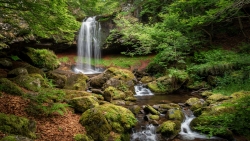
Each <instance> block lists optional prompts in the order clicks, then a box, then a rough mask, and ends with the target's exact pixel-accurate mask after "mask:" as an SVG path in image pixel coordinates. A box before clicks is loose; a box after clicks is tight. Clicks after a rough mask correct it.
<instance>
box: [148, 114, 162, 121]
mask: <svg viewBox="0 0 250 141" xmlns="http://www.w3.org/2000/svg"><path fill="white" fill-rule="evenodd" d="M149 118H150V119H152V120H159V119H160V117H159V115H150V116H149Z"/></svg>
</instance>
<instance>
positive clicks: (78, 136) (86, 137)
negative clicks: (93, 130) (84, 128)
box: [74, 134, 94, 141]
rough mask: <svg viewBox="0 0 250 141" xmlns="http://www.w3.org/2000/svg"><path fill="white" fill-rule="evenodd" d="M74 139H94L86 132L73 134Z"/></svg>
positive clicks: (82, 140)
mask: <svg viewBox="0 0 250 141" xmlns="http://www.w3.org/2000/svg"><path fill="white" fill-rule="evenodd" d="M74 140H75V141H94V140H93V139H92V138H91V137H89V136H87V135H86V134H76V135H75V136H74Z"/></svg>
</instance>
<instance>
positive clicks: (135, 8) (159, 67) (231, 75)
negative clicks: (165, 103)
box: [0, 0, 250, 135]
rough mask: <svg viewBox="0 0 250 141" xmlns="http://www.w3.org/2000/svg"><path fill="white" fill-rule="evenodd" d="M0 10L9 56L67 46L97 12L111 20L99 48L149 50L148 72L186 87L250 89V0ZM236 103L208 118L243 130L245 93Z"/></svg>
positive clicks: (32, 4)
mask: <svg viewBox="0 0 250 141" xmlns="http://www.w3.org/2000/svg"><path fill="white" fill-rule="evenodd" d="M0 14H1V17H0V29H1V30H0V51H1V52H4V51H6V50H7V51H9V50H13V52H11V53H12V54H8V55H9V56H10V55H15V54H14V53H17V52H15V50H20V49H22V48H23V47H24V46H26V45H28V44H30V43H33V44H40V43H43V42H45V41H46V42H50V43H51V44H52V46H55V47H56V46H57V45H59V44H60V45H61V44H63V45H64V46H65V45H66V46H72V45H74V44H75V43H76V36H77V32H78V30H79V28H80V25H81V21H82V20H83V19H85V18H86V17H89V16H98V20H99V21H100V22H106V21H111V22H112V24H114V25H115V26H114V27H113V28H112V29H111V30H110V31H109V32H110V33H109V36H108V37H107V39H106V40H105V43H104V46H103V48H112V47H113V46H116V48H120V50H121V52H119V53H121V54H124V55H128V56H131V57H133V56H140V55H148V54H154V55H155V57H154V59H153V60H152V61H151V62H150V64H149V66H148V68H147V72H148V73H150V74H151V75H154V76H156V77H160V76H164V75H166V74H169V75H173V76H179V79H181V77H182V76H183V77H184V76H186V75H185V74H188V77H189V81H188V84H187V85H185V86H186V87H185V88H187V89H192V90H199V89H202V88H206V89H211V90H212V91H213V92H217V93H222V94H224V95H230V94H232V93H234V92H237V91H242V90H244V91H249V90H250V87H249V84H250V55H249V53H250V44H249V39H250V1H249V0H209V1H208V0H0ZM176 81H178V80H176ZM161 83H162V82H160V81H158V82H157V85H158V86H159V87H160V89H163V90H164V85H162V84H161ZM242 101H243V102H242V103H244V105H237V104H235V103H234V104H235V105H234V106H235V107H236V108H238V109H237V110H238V111H237V112H238V113H236V114H235V113H234V114H232V115H231V114H225V115H223V116H222V117H220V119H218V118H216V119H213V118H214V117H207V120H215V121H213V123H215V124H221V125H222V126H223V127H228V128H230V129H232V130H233V131H236V132H237V133H239V134H243V135H249V130H247V131H245V130H244V129H249V127H247V125H249V124H245V125H244V123H248V122H249V116H250V115H249V102H248V101H249V97H248V98H246V99H244V100H242ZM242 107H247V109H246V110H247V111H248V112H245V113H242V111H241V109H242ZM240 116H241V117H242V118H236V117H240ZM238 122H241V123H243V124H236V123H238ZM200 130H201V131H204V132H209V133H210V134H211V135H213V134H217V133H218V132H222V131H220V130H219V129H218V128H216V126H213V127H210V126H209V127H205V126H204V127H200Z"/></svg>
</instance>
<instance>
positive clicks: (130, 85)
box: [90, 67, 136, 92]
mask: <svg viewBox="0 0 250 141" xmlns="http://www.w3.org/2000/svg"><path fill="white" fill-rule="evenodd" d="M135 81H136V78H135V76H134V74H133V73H132V72H131V71H129V70H126V69H120V68H115V67H110V68H108V69H106V70H105V71H104V72H103V73H102V74H100V75H98V76H95V77H92V78H91V79H90V85H91V86H92V87H94V88H102V87H103V89H105V88H108V87H109V86H112V87H115V88H117V89H118V90H121V91H123V92H125V91H128V90H130V91H132V92H134V85H135Z"/></svg>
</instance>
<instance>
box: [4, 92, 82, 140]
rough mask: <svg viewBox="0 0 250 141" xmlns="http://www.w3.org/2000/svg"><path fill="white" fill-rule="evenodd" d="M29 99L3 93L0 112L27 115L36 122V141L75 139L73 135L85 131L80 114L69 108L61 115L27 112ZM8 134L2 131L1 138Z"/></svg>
mask: <svg viewBox="0 0 250 141" xmlns="http://www.w3.org/2000/svg"><path fill="white" fill-rule="evenodd" d="M28 103H29V101H28V100H26V99H24V98H22V97H20V96H13V95H9V94H5V93H3V94H2V96H0V113H5V114H14V115H16V116H20V117H26V118H29V119H30V120H34V121H35V122H36V135H37V137H38V138H37V139H36V140H35V141H74V139H73V137H74V135H76V134H79V133H85V129H84V127H83V126H82V125H81V124H80V123H79V119H80V115H79V114H75V113H74V112H73V110H71V109H68V110H67V112H66V113H65V114H64V115H63V116H61V115H53V116H50V117H43V116H35V115H34V116H33V115H29V114H27V112H26V110H25V109H26V107H27V106H28ZM4 136H6V134H4V133H1V132H0V139H1V138H2V137H4Z"/></svg>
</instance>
